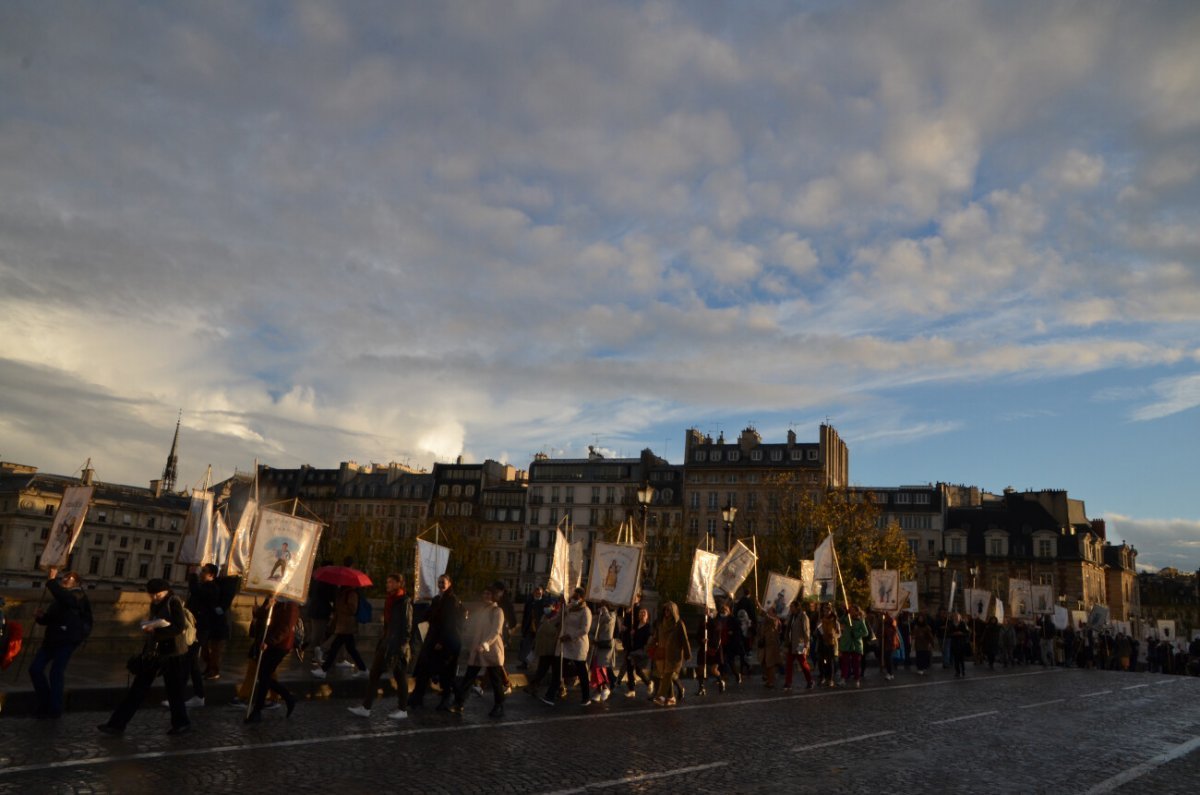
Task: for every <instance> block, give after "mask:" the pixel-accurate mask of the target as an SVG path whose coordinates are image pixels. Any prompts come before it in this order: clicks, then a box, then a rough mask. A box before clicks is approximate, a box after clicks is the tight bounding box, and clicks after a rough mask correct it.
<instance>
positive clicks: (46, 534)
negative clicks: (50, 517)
mask: <svg viewBox="0 0 1200 795" xmlns="http://www.w3.org/2000/svg"><path fill="white" fill-rule="evenodd" d="M49 537H50V528H49V527H43V528H42V540H43V541H45V540H46V539H47V538H49Z"/></svg>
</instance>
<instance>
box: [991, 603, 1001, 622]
mask: <svg viewBox="0 0 1200 795" xmlns="http://www.w3.org/2000/svg"><path fill="white" fill-rule="evenodd" d="M992 615H994V616H995V617H996V620H997V621H999V622H1000V623H1001V624H1003V623H1004V602H1001V601H1000V599H999V598H997V599H996V601H995V602H993V603H992Z"/></svg>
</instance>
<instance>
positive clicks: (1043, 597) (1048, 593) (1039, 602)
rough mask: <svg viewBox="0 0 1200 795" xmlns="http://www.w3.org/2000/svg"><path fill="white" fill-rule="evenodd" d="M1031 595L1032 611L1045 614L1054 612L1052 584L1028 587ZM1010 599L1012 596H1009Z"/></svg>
mask: <svg viewBox="0 0 1200 795" xmlns="http://www.w3.org/2000/svg"><path fill="white" fill-rule="evenodd" d="M1029 590H1030V593H1031V594H1032V595H1033V612H1035V613H1038V614H1042V615H1046V614H1049V613H1053V612H1054V586H1053V585H1033V586H1031V587H1030V589H1029ZM1009 599H1010V601H1011V599H1012V597H1009Z"/></svg>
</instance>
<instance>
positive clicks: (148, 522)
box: [146, 516, 154, 530]
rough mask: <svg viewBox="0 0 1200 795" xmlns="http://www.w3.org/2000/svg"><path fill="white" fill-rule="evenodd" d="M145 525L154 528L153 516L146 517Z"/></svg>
mask: <svg viewBox="0 0 1200 795" xmlns="http://www.w3.org/2000/svg"><path fill="white" fill-rule="evenodd" d="M146 527H148V528H149V529H151V530H153V529H154V517H153V516H148V517H146Z"/></svg>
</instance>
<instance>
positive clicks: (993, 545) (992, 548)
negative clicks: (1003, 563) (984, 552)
mask: <svg viewBox="0 0 1200 795" xmlns="http://www.w3.org/2000/svg"><path fill="white" fill-rule="evenodd" d="M1004 546H1005V544H1004V539H1001V538H989V539H988V554H989V555H991V556H993V557H997V558H999V557H1003V556H1004Z"/></svg>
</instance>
